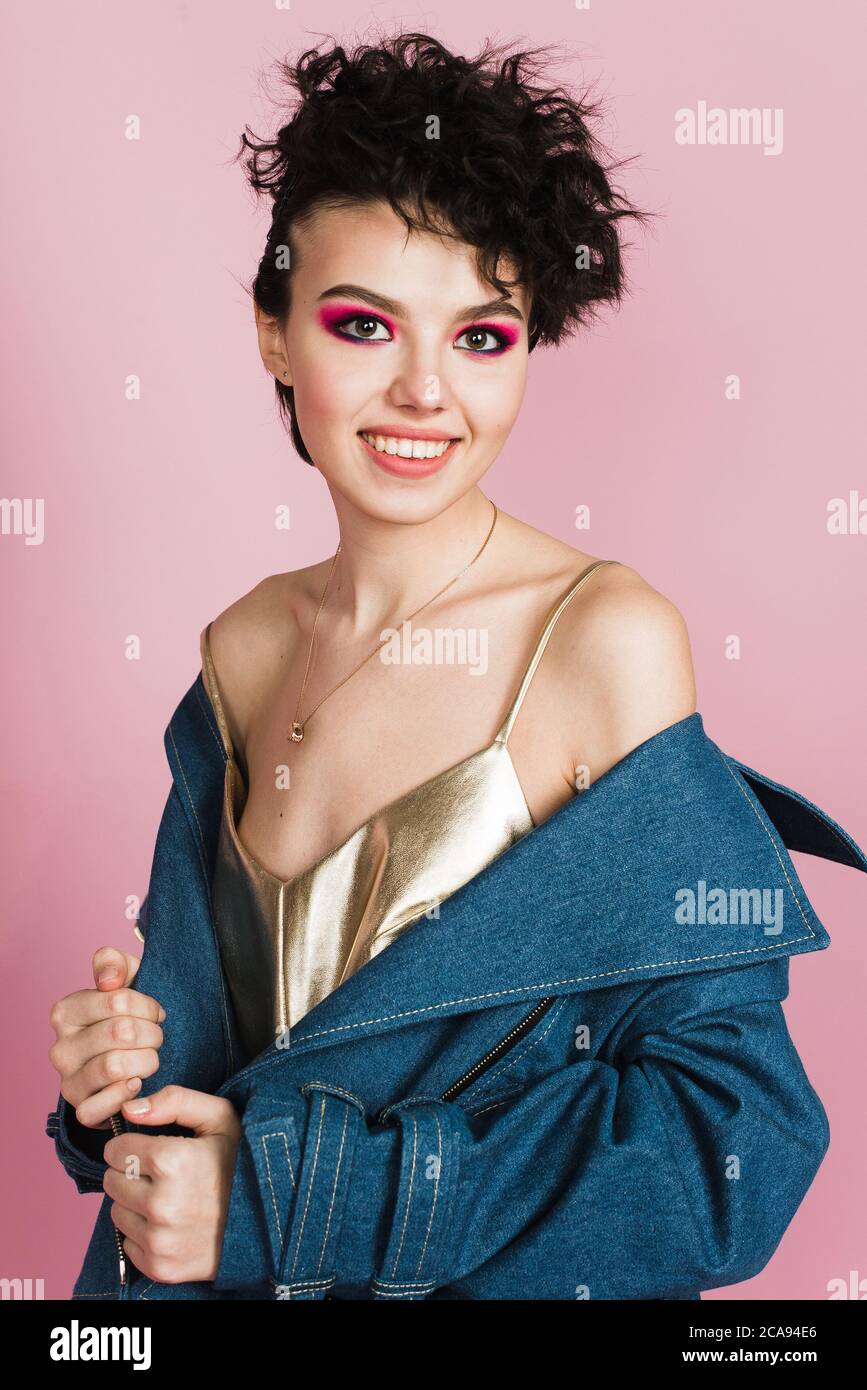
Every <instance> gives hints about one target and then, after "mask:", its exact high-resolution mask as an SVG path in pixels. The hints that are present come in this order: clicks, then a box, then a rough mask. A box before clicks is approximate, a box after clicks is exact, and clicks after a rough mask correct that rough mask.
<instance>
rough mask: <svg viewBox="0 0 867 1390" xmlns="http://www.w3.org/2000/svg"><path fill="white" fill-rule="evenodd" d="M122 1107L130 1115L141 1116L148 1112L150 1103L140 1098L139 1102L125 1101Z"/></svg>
mask: <svg viewBox="0 0 867 1390" xmlns="http://www.w3.org/2000/svg"><path fill="white" fill-rule="evenodd" d="M124 1105H125V1106H126V1108H127V1110H128V1111H129V1113H130V1114H131V1115H143V1114H144V1113H145V1111H146V1110H150V1108H151V1103H150V1101H149V1100H145V1098H144V1096H142V1099H141V1100H127V1101H124Z"/></svg>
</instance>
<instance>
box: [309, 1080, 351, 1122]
mask: <svg viewBox="0 0 867 1390" xmlns="http://www.w3.org/2000/svg"><path fill="white" fill-rule="evenodd" d="M316 1086H324V1087H325V1088H326V1089H327V1090H330V1091H335V1092H336V1093H337V1095H339V1096H345V1097H346V1098H347V1099H348V1100H354V1101H355V1103H356V1105H357V1106H359V1107H360V1109H361V1112H362V1114H364V1101H363V1100H362V1099H361V1098H360V1096H356V1095H354V1094H353V1092H352V1091H347V1090H345V1089H344V1087H343V1086H336V1085H335V1084H334V1082H333V1081H305V1082H304V1085H303V1086H301V1087H299V1090H300V1091H301V1094H302V1095H305V1096H306V1094H307V1092H308V1091H309V1090H311V1089H312V1088H314V1087H316Z"/></svg>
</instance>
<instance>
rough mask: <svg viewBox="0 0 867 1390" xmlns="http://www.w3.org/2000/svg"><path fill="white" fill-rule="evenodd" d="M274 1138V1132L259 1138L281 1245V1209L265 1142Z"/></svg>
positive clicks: (276, 1232)
mask: <svg viewBox="0 0 867 1390" xmlns="http://www.w3.org/2000/svg"><path fill="white" fill-rule="evenodd" d="M276 1132H277V1131H275V1133H276ZM273 1138H274V1135H273V1134H260V1135H259V1140H260V1142H261V1145H262V1152H263V1154H264V1155H265V1167H266V1169H267V1172H268V1190H269V1191H270V1193H271V1205H272V1207H273V1208H274V1239H275V1240H276V1242H277V1245H278V1247H279V1246H280V1244H281V1243H282V1239H283V1232H282V1230H281V1229H280V1211H279V1208H278V1206H277V1193H276V1192H275V1191H274V1182H273V1179H272V1174H271V1158H270V1155H269V1153H268V1145H267V1144H266V1143H265V1140H266V1139H273Z"/></svg>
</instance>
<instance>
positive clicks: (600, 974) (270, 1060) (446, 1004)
mask: <svg viewBox="0 0 867 1390" xmlns="http://www.w3.org/2000/svg"><path fill="white" fill-rule="evenodd" d="M815 935H816V934H815V932H812V931H811V932H810V936H811V938H812V939H813V940H815ZM806 940H807V938H806V937H805V936H796V937H793V938H792V939H791V940H789V941H776V942H774V943H773V944H772V945H770V946H750V947H745V948H744V949H743V950H741V951H717V952H715V953H714V954H712V955H709V956H682V957H681V958H680V959H675V960H657V961H651V962H648V964H646V965H624V966H619V967H618V969H616V970H599V971H597V972H596V974H595V975H567V976H564V978H563V979H561V980H546V981H545V982H544V983H543V984H534V985H516V986H515V987H514V988H513V989H494V990H489V991H488V992H487V993H486V994H464V995H462V996H461V997H460V998H458V999H445V1000H443V1002H442V1003H441V1004H425V1005H424V1007H423V1008H420V1009H404V1010H403V1011H402V1012H401V1013H397V1014H380V1016H379V1017H378V1018H365V1019H360V1020H359V1022H358V1023H341V1024H339V1025H338V1026H337V1027H335V1028H321V1029H320V1030H319V1031H318V1032H316V1033H307V1034H306V1036H305V1037H303V1038H302V1039H301V1041H300V1042H299V1043H297V1044H296V1048H295V1055H296V1057H297V1056H298V1054H299V1048H300V1047H301V1046H302V1045H303V1044H304V1043H306V1042H309V1041H310V1040H311V1039H312V1038H324V1037H327V1036H328V1035H329V1034H330V1033H347V1032H351V1031H352V1029H353V1028H368V1027H370V1026H371V1025H372V1024H374V1023H392V1022H394V1020H395V1019H398V1018H414V1017H416V1016H417V1015H418V1014H429V1013H435V1012H436V1011H437V1010H438V1009H450V1008H451V1007H452V1006H453V1005H454V1004H477V1003H478V1002H479V1001H480V1000H482V999H498V998H501V997H503V996H505V995H510V994H522V995H523V994H527V993H528V991H530V990H549V989H556V988H557V987H558V986H559V985H579V984H585V983H586V982H587V981H588V980H605V979H608V978H609V977H610V976H612V975H629V974H631V973H632V972H633V971H636V970H661V969H663V968H664V967H665V966H669V965H696V964H698V963H699V962H700V961H705V960H729V959H731V958H734V957H735V956H754V955H759V954H761V953H762V952H764V951H779V950H782V948H783V947H784V946H791V945H793V944H795V943H797V942H799V941H806ZM281 1060H282V1059H281V1057H280V1056H279V1055H278V1056H273V1057H264V1058H263V1059H262V1061H261V1062H259V1063H258V1064H256V1065H255V1066H251V1068H250V1070H249V1071H247V1070H245V1072H244V1075H245V1076H252V1075H254V1074H255V1073H256V1072H259V1071H264V1070H266V1069H267V1068H268V1067H272V1066H274V1065H275V1064H276V1063H277V1062H279V1061H281ZM234 1079H235V1080H237V1079H238V1078H237V1077H235V1078H234Z"/></svg>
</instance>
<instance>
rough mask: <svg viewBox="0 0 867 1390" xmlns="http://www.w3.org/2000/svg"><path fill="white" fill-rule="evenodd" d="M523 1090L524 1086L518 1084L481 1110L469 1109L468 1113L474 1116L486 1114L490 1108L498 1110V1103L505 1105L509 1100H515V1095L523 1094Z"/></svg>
mask: <svg viewBox="0 0 867 1390" xmlns="http://www.w3.org/2000/svg"><path fill="white" fill-rule="evenodd" d="M523 1090H524V1087H523V1086H518V1087H516V1088H515V1090H514V1091H507V1092H506V1094H505V1095H504V1096H500V1098H499V1099H498V1100H494V1101H491V1104H490V1105H483V1106H482V1108H481V1110H468V1111H467V1112H466V1113H467V1114H468V1115H472V1116H473V1117H475V1116H476V1115H486V1114H487V1113H488V1111H489V1110H496V1108H497V1106H498V1105H505V1104H506V1102H507V1101H510V1100H513V1099H514V1097H515V1096H519V1095H521V1093H522V1091H523Z"/></svg>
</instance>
